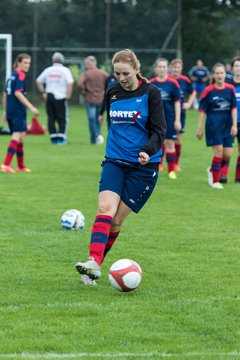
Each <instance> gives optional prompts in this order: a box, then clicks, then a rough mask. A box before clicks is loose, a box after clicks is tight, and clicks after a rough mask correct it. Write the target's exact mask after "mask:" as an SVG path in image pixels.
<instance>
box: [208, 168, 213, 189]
mask: <svg viewBox="0 0 240 360" xmlns="http://www.w3.org/2000/svg"><path fill="white" fill-rule="evenodd" d="M207 176H208V183H209V185H210V186H213V174H212V172H211V168H210V167H208V168H207Z"/></svg>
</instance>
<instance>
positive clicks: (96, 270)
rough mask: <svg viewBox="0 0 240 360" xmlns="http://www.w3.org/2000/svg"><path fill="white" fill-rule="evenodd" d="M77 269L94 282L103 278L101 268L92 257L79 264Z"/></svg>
mask: <svg viewBox="0 0 240 360" xmlns="http://www.w3.org/2000/svg"><path fill="white" fill-rule="evenodd" d="M75 267H76V269H77V271H78V272H79V273H80V274H82V275H84V274H86V275H88V276H89V277H90V278H91V279H92V280H97V279H99V278H100V276H101V270H100V266H99V265H98V263H97V262H96V261H95V260H94V258H93V257H92V256H90V257H89V258H88V260H87V261H86V262H84V263H82V262H78V263H77V264H76V265H75Z"/></svg>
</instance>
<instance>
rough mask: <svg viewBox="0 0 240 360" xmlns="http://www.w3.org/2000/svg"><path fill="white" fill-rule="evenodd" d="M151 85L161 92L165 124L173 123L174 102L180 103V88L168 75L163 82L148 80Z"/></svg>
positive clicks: (154, 79)
mask: <svg viewBox="0 0 240 360" xmlns="http://www.w3.org/2000/svg"><path fill="white" fill-rule="evenodd" d="M149 81H150V83H151V84H153V85H155V86H156V87H157V88H158V89H159V90H160V92H161V95H162V100H163V108H164V114H165V118H166V121H167V123H168V122H171V123H172V122H174V121H175V107H174V103H175V102H176V101H181V95H180V86H179V84H178V82H177V81H176V80H175V79H174V78H173V77H172V76H171V75H168V77H167V79H166V80H164V81H161V80H158V79H157V78H156V77H155V78H152V79H150V80H149Z"/></svg>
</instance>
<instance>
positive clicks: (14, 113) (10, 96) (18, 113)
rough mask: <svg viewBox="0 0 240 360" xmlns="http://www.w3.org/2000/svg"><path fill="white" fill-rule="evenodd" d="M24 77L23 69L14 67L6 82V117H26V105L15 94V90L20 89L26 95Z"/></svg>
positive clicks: (23, 118) (20, 118)
mask: <svg viewBox="0 0 240 360" xmlns="http://www.w3.org/2000/svg"><path fill="white" fill-rule="evenodd" d="M25 78H26V74H25V73H24V72H23V71H21V70H19V69H15V70H14V71H13V72H12V74H11V76H10V78H9V79H8V80H7V82H6V85H5V92H6V94H7V107H6V111H7V119H17V120H18V119H19V120H25V119H26V116H27V111H26V106H25V105H23V104H22V103H21V102H20V101H19V100H18V99H17V98H16V96H15V92H16V91H20V92H21V93H22V94H23V95H24V96H25V95H26V86H25Z"/></svg>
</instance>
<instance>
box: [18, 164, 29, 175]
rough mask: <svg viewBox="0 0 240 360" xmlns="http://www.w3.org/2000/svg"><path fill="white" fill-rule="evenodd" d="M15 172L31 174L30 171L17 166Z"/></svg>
mask: <svg viewBox="0 0 240 360" xmlns="http://www.w3.org/2000/svg"><path fill="white" fill-rule="evenodd" d="M17 171H18V172H27V173H31V172H32V170H30V169H28V168H26V167H25V166H24V167H20V166H18V167H17Z"/></svg>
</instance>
